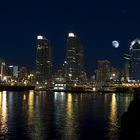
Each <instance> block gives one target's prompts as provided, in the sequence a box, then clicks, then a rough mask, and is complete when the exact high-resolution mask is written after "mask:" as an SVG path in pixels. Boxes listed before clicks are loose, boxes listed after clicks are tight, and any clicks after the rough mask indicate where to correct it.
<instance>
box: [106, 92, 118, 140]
mask: <svg viewBox="0 0 140 140" xmlns="http://www.w3.org/2000/svg"><path fill="white" fill-rule="evenodd" d="M109 120H110V121H109V133H108V139H110V140H112V139H114V137H115V134H117V130H118V128H117V127H118V124H117V123H118V121H117V99H116V94H115V93H114V94H112V95H111V103H110V114H109Z"/></svg>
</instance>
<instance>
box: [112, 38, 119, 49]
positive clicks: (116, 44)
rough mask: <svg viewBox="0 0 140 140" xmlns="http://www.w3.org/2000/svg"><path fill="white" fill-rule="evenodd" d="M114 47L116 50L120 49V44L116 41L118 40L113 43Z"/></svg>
mask: <svg viewBox="0 0 140 140" xmlns="http://www.w3.org/2000/svg"><path fill="white" fill-rule="evenodd" d="M112 46H113V47H114V48H118V47H119V42H118V41H116V40H114V41H112Z"/></svg>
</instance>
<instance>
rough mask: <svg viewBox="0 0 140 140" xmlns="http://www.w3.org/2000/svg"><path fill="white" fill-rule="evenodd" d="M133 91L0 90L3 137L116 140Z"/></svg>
mask: <svg viewBox="0 0 140 140" xmlns="http://www.w3.org/2000/svg"><path fill="white" fill-rule="evenodd" d="M132 99H133V95H132V94H125V93H117V94H115V93H106V94H100V93H94V94H90V93H89V94H87V93H85V94H70V93H46V92H33V91H30V92H6V91H4V92H0V140H1V139H12V140H21V139H25V140H28V139H31V140H49V139H52V140H92V139H94V140H117V137H118V134H119V131H118V130H119V127H120V118H121V115H122V114H123V113H124V112H125V111H126V110H127V108H128V106H129V104H130V102H131V100H132Z"/></svg>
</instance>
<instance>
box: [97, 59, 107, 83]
mask: <svg viewBox="0 0 140 140" xmlns="http://www.w3.org/2000/svg"><path fill="white" fill-rule="evenodd" d="M108 80H110V62H109V61H108V60H99V61H98V70H97V81H98V82H106V81H108Z"/></svg>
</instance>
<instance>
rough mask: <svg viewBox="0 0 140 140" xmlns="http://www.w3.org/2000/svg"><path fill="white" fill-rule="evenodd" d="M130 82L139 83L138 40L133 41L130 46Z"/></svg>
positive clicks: (139, 51)
mask: <svg viewBox="0 0 140 140" xmlns="http://www.w3.org/2000/svg"><path fill="white" fill-rule="evenodd" d="M130 80H134V81H138V82H139V81H140V40H139V39H135V40H134V41H132V43H131V45H130Z"/></svg>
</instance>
